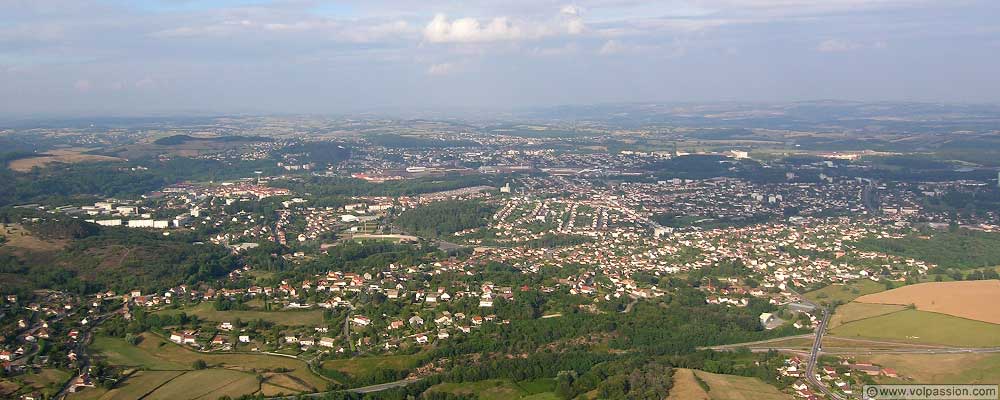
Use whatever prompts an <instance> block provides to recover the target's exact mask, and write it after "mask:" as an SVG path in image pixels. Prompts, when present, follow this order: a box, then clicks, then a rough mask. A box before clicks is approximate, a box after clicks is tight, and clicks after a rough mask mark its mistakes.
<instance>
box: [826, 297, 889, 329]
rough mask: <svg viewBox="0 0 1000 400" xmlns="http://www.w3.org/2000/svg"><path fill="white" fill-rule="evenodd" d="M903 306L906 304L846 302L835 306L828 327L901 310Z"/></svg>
mask: <svg viewBox="0 0 1000 400" xmlns="http://www.w3.org/2000/svg"><path fill="white" fill-rule="evenodd" d="M905 308H906V306H902V305H896V304H867V303H858V302H851V303H847V304H844V305H842V306H840V307H837V311H836V312H835V313H834V314H833V317H831V318H830V328H831V329H832V328H836V327H838V326H840V325H843V324H846V323H848V322H852V321H858V320H862V319H866V318H873V317H877V316H880V315H885V314H889V313H894V312H897V311H902V310H903V309H905Z"/></svg>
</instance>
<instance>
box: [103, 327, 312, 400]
mask: <svg viewBox="0 0 1000 400" xmlns="http://www.w3.org/2000/svg"><path fill="white" fill-rule="evenodd" d="M91 349H92V350H93V351H94V352H95V353H96V357H97V358H103V359H104V360H106V361H107V362H108V363H110V364H112V365H119V366H129V367H136V368H142V369H144V371H141V372H138V373H136V374H135V375H133V376H132V377H130V378H128V379H126V380H125V382H124V383H123V384H122V386H120V387H118V388H115V389H114V390H112V391H110V392H109V393H108V394H107V395H106V396H111V395H115V396H118V397H113V398H135V397H134V396H132V394H135V393H140V392H141V393H148V394H149V396H148V397H147V398H150V399H154V398H177V397H176V396H177V394H176V393H175V392H179V391H182V389H180V388H183V387H184V385H196V386H190V387H201V388H204V389H206V390H208V389H211V390H210V391H207V392H206V393H208V395H206V396H207V397H205V398H210V399H215V398H218V397H220V396H224V395H228V396H231V397H239V396H240V395H243V394H254V393H257V392H259V391H262V390H263V391H264V392H267V393H268V394H271V393H274V394H276V393H282V392H283V393H298V392H315V391H319V390H323V389H325V388H326V386H327V384H328V381H327V380H326V379H324V378H322V377H320V376H317V375H316V374H313V373H312V371H310V370H309V368H308V367H307V366H306V364H305V363H304V362H302V361H299V360H296V359H292V358H286V357H279V356H272V355H266V354H244V353H206V354H202V353H197V352H194V351H191V350H188V349H186V348H184V347H181V346H178V345H176V344H174V343H171V342H168V341H166V340H164V339H163V338H161V337H159V336H156V335H154V334H150V333H145V334H143V340H142V341H141V342H140V343H139V344H138V345H136V346H132V345H130V344H128V343H126V342H125V341H124V340H123V339H119V338H112V337H106V336H98V337H95V338H94V343H93V344H92V345H91ZM196 360H204V361H205V362H206V363H207V364H208V366H209V368H208V369H205V370H200V371H193V370H192V364H193V363H194V361H196ZM278 368H284V369H286V370H288V372H282V373H270V372H267V371H269V370H276V369H278ZM170 373H173V374H175V376H173V377H171V376H169V374H170ZM257 374H261V375H262V376H264V377H265V378H266V379H265V382H264V384H265V385H264V386H266V387H261V385H260V384H258V382H257V379H256V375H257ZM165 382H166V383H165ZM216 383H218V385H216ZM160 385H162V387H159V388H157V387H158V386H160ZM190 387H189V389H190ZM154 389H155V391H154ZM116 391H117V392H125V393H124V394H118V393H117V392H116ZM110 398H112V397H102V399H110Z"/></svg>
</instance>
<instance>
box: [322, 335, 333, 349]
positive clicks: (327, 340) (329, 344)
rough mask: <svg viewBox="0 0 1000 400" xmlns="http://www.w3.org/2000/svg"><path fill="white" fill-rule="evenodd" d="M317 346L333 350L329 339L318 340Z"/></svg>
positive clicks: (331, 340) (331, 339) (331, 341)
mask: <svg viewBox="0 0 1000 400" xmlns="http://www.w3.org/2000/svg"><path fill="white" fill-rule="evenodd" d="M319 345H320V346H323V347H329V348H333V345H334V340H333V338H330V337H322V338H320V339H319Z"/></svg>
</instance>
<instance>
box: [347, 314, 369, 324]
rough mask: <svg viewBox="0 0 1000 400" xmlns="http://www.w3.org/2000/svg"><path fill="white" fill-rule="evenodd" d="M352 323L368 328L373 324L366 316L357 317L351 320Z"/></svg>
mask: <svg viewBox="0 0 1000 400" xmlns="http://www.w3.org/2000/svg"><path fill="white" fill-rule="evenodd" d="M351 322H354V323H355V324H357V325H359V326H368V325H369V324H371V323H372V320H370V319H368V317H366V316H364V315H357V316H355V317H354V318H351Z"/></svg>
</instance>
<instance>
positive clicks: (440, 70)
mask: <svg viewBox="0 0 1000 400" xmlns="http://www.w3.org/2000/svg"><path fill="white" fill-rule="evenodd" d="M457 68H458V67H457V66H455V64H452V63H441V64H433V65H431V66H430V67H429V68H427V74H428V75H448V74H450V73H452V72H455V70H456V69H457Z"/></svg>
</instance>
